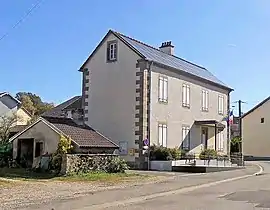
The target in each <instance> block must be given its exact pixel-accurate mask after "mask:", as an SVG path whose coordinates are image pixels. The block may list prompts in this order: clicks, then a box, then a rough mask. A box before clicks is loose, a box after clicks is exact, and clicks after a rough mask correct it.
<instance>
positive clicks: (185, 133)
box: [182, 126, 190, 150]
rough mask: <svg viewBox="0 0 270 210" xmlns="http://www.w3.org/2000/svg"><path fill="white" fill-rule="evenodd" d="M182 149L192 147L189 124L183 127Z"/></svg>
mask: <svg viewBox="0 0 270 210" xmlns="http://www.w3.org/2000/svg"><path fill="white" fill-rule="evenodd" d="M182 149H184V150H189V149H190V132H189V126H183V127H182Z"/></svg>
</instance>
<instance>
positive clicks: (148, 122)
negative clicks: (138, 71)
mask: <svg viewBox="0 0 270 210" xmlns="http://www.w3.org/2000/svg"><path fill="white" fill-rule="evenodd" d="M152 64H153V61H151V62H150V63H149V68H148V77H149V80H148V85H149V95H148V97H149V99H148V101H149V103H147V108H148V109H147V110H148V115H147V124H148V131H147V137H148V141H149V148H148V157H147V169H148V171H149V170H150V152H151V150H150V145H151V141H150V116H151V112H150V101H151V97H150V96H151V66H152Z"/></svg>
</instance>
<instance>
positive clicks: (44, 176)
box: [0, 168, 151, 182]
mask: <svg viewBox="0 0 270 210" xmlns="http://www.w3.org/2000/svg"><path fill="white" fill-rule="evenodd" d="M0 177H4V178H9V179H17V180H24V181H46V180H52V181H74V182H76V181H100V182H122V181H123V182H126V181H136V180H139V179H149V178H151V176H149V175H140V174H136V173H104V172H93V173H87V174H83V173H82V174H71V175H67V176H56V175H54V174H50V173H37V172H33V171H30V170H25V169H21V168H0Z"/></svg>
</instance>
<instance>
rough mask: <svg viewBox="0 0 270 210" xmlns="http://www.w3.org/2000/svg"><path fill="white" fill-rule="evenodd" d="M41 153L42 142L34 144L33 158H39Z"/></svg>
mask: <svg viewBox="0 0 270 210" xmlns="http://www.w3.org/2000/svg"><path fill="white" fill-rule="evenodd" d="M42 153H43V142H36V151H35V157H39V156H41V155H42Z"/></svg>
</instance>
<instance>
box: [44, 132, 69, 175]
mask: <svg viewBox="0 0 270 210" xmlns="http://www.w3.org/2000/svg"><path fill="white" fill-rule="evenodd" d="M72 148H73V146H72V144H71V139H70V138H69V137H68V138H67V137H65V136H63V135H61V136H60V139H59V142H58V146H57V150H56V152H55V153H54V154H53V155H52V157H51V160H50V163H49V168H50V169H51V170H56V171H58V172H59V171H60V170H61V164H62V157H63V155H64V154H67V153H69V152H70V151H71V150H72Z"/></svg>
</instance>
